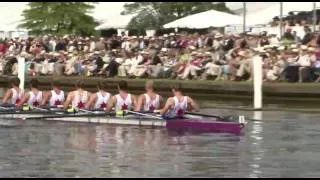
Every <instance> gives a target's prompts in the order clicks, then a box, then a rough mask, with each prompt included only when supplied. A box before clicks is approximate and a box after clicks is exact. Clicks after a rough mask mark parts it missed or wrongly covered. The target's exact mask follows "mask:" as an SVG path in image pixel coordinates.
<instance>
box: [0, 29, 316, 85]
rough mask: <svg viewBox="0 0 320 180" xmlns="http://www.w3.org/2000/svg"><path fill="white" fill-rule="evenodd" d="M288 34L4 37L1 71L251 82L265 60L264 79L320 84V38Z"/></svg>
mask: <svg viewBox="0 0 320 180" xmlns="http://www.w3.org/2000/svg"><path fill="white" fill-rule="evenodd" d="M285 31H286V32H285V33H284V35H283V37H282V38H281V39H279V38H277V37H276V35H274V34H268V33H267V32H262V33H260V34H252V33H250V32H247V33H243V34H221V33H220V32H211V33H208V34H204V35H199V34H185V33H180V34H175V33H170V34H163V35H162V36H152V37H148V36H126V35H122V36H116V35H114V36H112V37H108V38H107V37H105V38H103V37H101V38H96V37H93V36H91V37H76V36H64V37H56V36H51V35H46V36H42V37H33V38H31V37H30V38H28V39H20V38H14V39H0V73H1V74H2V75H17V73H18V71H17V70H18V67H17V66H18V64H17V62H18V58H25V60H26V62H27V68H26V71H27V73H28V75H29V76H37V75H44V76H45V75H64V76H74V75H85V76H104V77H115V76H118V77H128V78H172V79H181V80H191V79H194V80H204V79H211V80H232V81H244V80H246V81H251V80H252V79H253V67H252V61H253V60H254V59H255V57H261V58H262V60H263V76H264V80H265V81H290V82H296V81H299V82H313V81H316V82H318V81H320V78H318V76H319V75H318V74H320V49H319V45H320V38H319V37H320V36H318V34H317V33H313V32H311V30H310V29H309V28H308V27H307V26H306V27H305V36H304V37H298V36H297V35H296V32H294V31H292V30H291V29H290V28H289V29H286V30H285Z"/></svg>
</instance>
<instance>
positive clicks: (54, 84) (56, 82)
mask: <svg viewBox="0 0 320 180" xmlns="http://www.w3.org/2000/svg"><path fill="white" fill-rule="evenodd" d="M51 86H52V88H58V89H60V81H59V80H57V79H55V80H53V81H52V83H51Z"/></svg>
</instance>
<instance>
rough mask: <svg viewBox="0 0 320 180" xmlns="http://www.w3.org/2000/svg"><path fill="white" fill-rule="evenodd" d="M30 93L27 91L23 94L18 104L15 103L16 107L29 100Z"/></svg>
mask: <svg viewBox="0 0 320 180" xmlns="http://www.w3.org/2000/svg"><path fill="white" fill-rule="evenodd" d="M29 97H30V94H29V93H27V94H25V95H24V96H23V98H22V100H21V101H20V102H19V104H18V105H17V107H18V108H21V107H22V106H23V104H24V103H26V102H27V101H28V100H29Z"/></svg>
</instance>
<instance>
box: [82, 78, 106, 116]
mask: <svg viewBox="0 0 320 180" xmlns="http://www.w3.org/2000/svg"><path fill="white" fill-rule="evenodd" d="M97 87H98V92H97V93H94V94H92V95H91V96H90V100H89V102H88V103H87V105H86V109H90V108H94V109H102V110H105V109H106V108H107V105H108V102H109V99H110V97H111V94H110V93H108V92H107V91H106V90H107V83H105V82H103V81H99V82H98V86H97Z"/></svg>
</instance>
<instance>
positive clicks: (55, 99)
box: [41, 80, 65, 108]
mask: <svg viewBox="0 0 320 180" xmlns="http://www.w3.org/2000/svg"><path fill="white" fill-rule="evenodd" d="M51 86H52V90H51V91H49V92H47V93H46V95H45V97H44V99H43V101H42V103H41V106H45V105H47V103H48V102H49V106H50V107H58V108H59V107H62V106H63V103H64V100H65V96H64V91H63V90H61V88H60V81H59V80H53V81H52V83H51Z"/></svg>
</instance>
